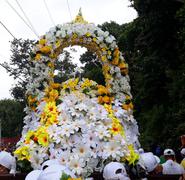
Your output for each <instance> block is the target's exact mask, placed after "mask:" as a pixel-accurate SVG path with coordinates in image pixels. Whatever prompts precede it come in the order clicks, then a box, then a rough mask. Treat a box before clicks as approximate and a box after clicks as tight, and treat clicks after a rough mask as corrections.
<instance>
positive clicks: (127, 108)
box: [122, 102, 134, 111]
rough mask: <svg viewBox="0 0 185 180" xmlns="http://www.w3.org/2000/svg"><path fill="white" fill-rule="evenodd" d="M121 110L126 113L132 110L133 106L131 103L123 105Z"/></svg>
mask: <svg viewBox="0 0 185 180" xmlns="http://www.w3.org/2000/svg"><path fill="white" fill-rule="evenodd" d="M122 108H123V109H125V110H127V111H128V110H129V109H130V110H132V109H134V105H133V104H132V102H130V103H129V104H123V105H122Z"/></svg>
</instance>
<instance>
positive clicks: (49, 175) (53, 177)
mask: <svg viewBox="0 0 185 180" xmlns="http://www.w3.org/2000/svg"><path fill="white" fill-rule="evenodd" d="M62 173H65V174H67V175H69V176H71V177H72V178H75V175H74V173H73V172H72V171H70V170H69V169H68V168H67V167H65V166H62V165H57V164H54V165H50V166H49V167H47V168H46V169H44V170H43V171H42V172H41V173H40V175H39V177H38V178H37V180H60V178H61V176H62Z"/></svg>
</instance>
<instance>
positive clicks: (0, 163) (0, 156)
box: [0, 151, 16, 174]
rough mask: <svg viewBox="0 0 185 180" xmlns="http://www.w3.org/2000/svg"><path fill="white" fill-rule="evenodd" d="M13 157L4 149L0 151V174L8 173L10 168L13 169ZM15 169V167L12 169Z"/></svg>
mask: <svg viewBox="0 0 185 180" xmlns="http://www.w3.org/2000/svg"><path fill="white" fill-rule="evenodd" d="M15 164H16V163H15V158H14V157H13V156H12V155H11V154H10V153H8V152H6V151H1V152H0V167H1V168H0V170H1V172H0V173H1V174H2V173H3V174H6V173H9V172H10V170H12V171H13V168H15ZM14 170H15V169H14Z"/></svg>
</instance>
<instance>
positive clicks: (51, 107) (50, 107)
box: [44, 101, 57, 113]
mask: <svg viewBox="0 0 185 180" xmlns="http://www.w3.org/2000/svg"><path fill="white" fill-rule="evenodd" d="M44 112H45V113H53V112H57V107H56V102H55V101H52V102H48V103H46V106H45V108H44Z"/></svg>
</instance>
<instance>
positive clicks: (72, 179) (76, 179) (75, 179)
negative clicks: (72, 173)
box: [68, 177, 82, 180]
mask: <svg viewBox="0 0 185 180" xmlns="http://www.w3.org/2000/svg"><path fill="white" fill-rule="evenodd" d="M68 180H82V178H71V177H70V178H68Z"/></svg>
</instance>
